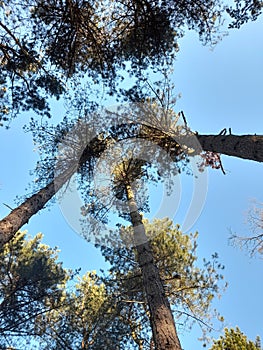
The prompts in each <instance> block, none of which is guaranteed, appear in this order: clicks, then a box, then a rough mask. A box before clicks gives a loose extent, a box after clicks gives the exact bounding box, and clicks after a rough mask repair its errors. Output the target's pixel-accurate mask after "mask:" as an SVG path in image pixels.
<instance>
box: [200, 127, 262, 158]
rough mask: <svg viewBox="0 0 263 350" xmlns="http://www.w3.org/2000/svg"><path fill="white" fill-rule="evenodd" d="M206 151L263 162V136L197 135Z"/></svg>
mask: <svg viewBox="0 0 263 350" xmlns="http://www.w3.org/2000/svg"><path fill="white" fill-rule="evenodd" d="M196 137H197V138H198V141H199V142H200V145H201V147H202V149H203V150H204V151H211V152H216V153H221V154H224V155H227V156H232V157H237V158H243V159H249V160H254V161H256V162H263V135H198V134H197V135H196Z"/></svg>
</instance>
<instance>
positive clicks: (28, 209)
mask: <svg viewBox="0 0 263 350" xmlns="http://www.w3.org/2000/svg"><path fill="white" fill-rule="evenodd" d="M72 174H73V172H72V170H71V171H65V172H64V173H63V174H61V175H60V176H58V177H57V178H56V179H55V180H53V181H51V182H50V183H49V184H48V185H47V186H45V187H43V188H42V189H41V190H39V191H38V192H37V193H35V194H33V195H32V196H31V197H29V198H27V199H26V200H25V201H24V202H23V203H22V204H20V205H19V206H18V207H17V208H15V209H14V210H12V211H11V213H10V214H8V215H7V216H6V217H5V218H4V219H2V220H1V221H0V248H1V247H2V246H3V245H4V244H5V243H7V242H9V241H10V240H11V239H12V238H13V237H14V235H15V234H16V232H17V231H18V230H19V229H20V228H21V227H22V226H23V225H25V224H27V223H28V221H29V219H30V218H31V217H32V216H33V215H35V214H36V213H38V212H39V211H40V210H41V209H43V208H44V206H45V205H46V204H47V202H48V201H49V200H50V199H51V198H52V197H53V196H54V195H55V194H56V192H57V191H58V190H59V189H60V188H61V187H62V186H63V185H64V184H65V183H66V182H67V181H68V180H69V179H70V177H71V176H72Z"/></svg>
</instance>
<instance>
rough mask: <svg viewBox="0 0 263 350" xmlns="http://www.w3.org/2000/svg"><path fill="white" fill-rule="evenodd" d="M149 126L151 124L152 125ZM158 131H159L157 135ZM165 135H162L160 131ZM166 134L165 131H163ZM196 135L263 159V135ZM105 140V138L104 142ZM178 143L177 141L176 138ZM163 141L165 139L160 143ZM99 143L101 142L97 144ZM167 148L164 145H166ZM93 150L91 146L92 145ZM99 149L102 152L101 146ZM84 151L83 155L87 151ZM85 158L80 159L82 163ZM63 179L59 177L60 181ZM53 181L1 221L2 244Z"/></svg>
mask: <svg viewBox="0 0 263 350" xmlns="http://www.w3.org/2000/svg"><path fill="white" fill-rule="evenodd" d="M149 129H150V128H149ZM160 132H161V131H158V130H157V132H156V130H154V129H152V135H153V136H151V137H149V138H150V139H152V140H153V141H154V142H156V143H158V138H160ZM155 134H156V135H155ZM161 136H162V135H161ZM164 136H165V135H164ZM195 137H196V138H197V139H198V141H199V142H200V145H201V147H202V149H203V150H204V151H211V152H216V153H221V154H224V155H228V156H233V157H238V158H243V159H248V160H253V161H257V162H263V135H240V136H238V135H199V134H196V135H195ZM102 143H103V142H102ZM175 143H176V142H175ZM163 144H164V142H163V140H162V143H161V145H160V146H161V147H163V146H162V145H163ZM102 146H103V147H102V150H104V149H105V147H106V146H105V144H102ZM96 147H98V145H96ZM164 148H165V147H164ZM89 151H90V149H89ZM100 152H102V151H101V150H100ZM83 154H84V159H83V162H84V161H85V159H87V155H85V152H83ZM81 162H82V160H81V161H80V163H81ZM67 179H68V177H67V176H64V178H63V177H62V180H61V186H62V185H63V184H64V183H65V182H66V181H67ZM58 183H60V181H58ZM58 189H59V188H58V187H57V188H55V186H54V182H51V183H50V184H48V185H47V186H45V187H43V188H42V189H40V190H39V191H38V192H37V193H35V194H34V195H33V196H31V197H30V198H28V199H26V200H25V201H24V203H22V204H21V205H20V206H18V207H17V208H16V209H14V210H12V211H11V213H10V214H8V215H7V216H6V217H5V218H3V219H2V220H1V221H0V247H1V246H2V245H3V244H4V243H5V242H8V241H9V240H10V239H11V238H12V237H13V236H14V235H15V233H16V232H17V231H18V230H19V229H21V227H22V226H23V225H24V224H26V223H27V222H28V221H29V219H30V218H31V217H32V216H33V215H35V214H36V213H37V212H38V211H39V210H41V209H42V208H43V207H44V206H45V205H46V203H47V202H48V201H49V200H50V199H51V198H52V197H53V196H54V195H55V193H56V190H58Z"/></svg>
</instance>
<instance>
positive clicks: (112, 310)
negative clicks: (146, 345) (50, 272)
mask: <svg viewBox="0 0 263 350" xmlns="http://www.w3.org/2000/svg"><path fill="white" fill-rule="evenodd" d="M37 327H39V331H40V332H41V334H42V338H41V349H45V350H49V349H54V350H55V349H76V350H77V349H89V350H101V349H103V348H107V349H109V350H115V349H119V350H120V349H123V350H124V349H127V346H128V344H129V343H130V340H129V334H130V333H131V330H130V326H129V325H128V324H127V322H125V319H124V318H123V316H122V313H121V310H120V307H119V303H118V300H117V298H116V297H115V296H114V295H111V294H109V293H108V292H107V288H106V286H105V285H104V283H102V281H101V279H100V278H99V277H98V276H97V275H96V273H95V272H88V273H86V274H85V275H84V276H83V277H82V278H81V279H80V278H79V281H78V283H77V284H76V285H75V286H74V288H73V290H72V291H70V292H68V293H67V295H66V296H65V299H64V300H63V306H62V307H60V308H59V309H54V310H51V311H50V312H49V313H46V314H45V315H43V316H42V317H39V318H38V321H37Z"/></svg>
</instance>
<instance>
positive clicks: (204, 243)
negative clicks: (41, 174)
mask: <svg viewBox="0 0 263 350" xmlns="http://www.w3.org/2000/svg"><path fill="white" fill-rule="evenodd" d="M262 29H263V20H262V19H259V20H258V21H257V22H253V23H249V24H247V25H245V26H244V27H243V28H242V29H240V30H232V31H231V32H230V33H229V35H228V36H226V37H224V38H223V40H222V42H220V43H219V44H218V45H217V46H216V47H215V49H214V50H213V51H211V50H210V49H209V48H207V47H204V46H202V45H201V44H200V43H199V42H198V39H197V37H196V35H193V34H191V35H187V36H186V37H185V38H183V40H182V41H181V51H180V52H179V54H178V56H177V61H176V62H175V65H174V69H175V71H174V75H173V81H174V83H175V87H176V93H181V94H182V97H181V99H180V100H179V101H178V104H177V107H176V108H177V109H178V111H179V110H183V111H184V113H185V115H186V117H187V120H188V124H189V126H190V127H191V128H192V130H198V132H199V133H204V134H210V133H211V134H218V133H219V132H220V131H221V130H222V129H223V128H225V127H226V128H229V127H231V128H232V133H233V134H250V133H251V134H254V133H257V134H263V121H262V111H263V70H262V63H263V40H262ZM58 113H59V111H58ZM24 121H25V120H23V116H20V119H19V120H16V121H14V122H13V124H12V125H11V129H10V130H9V131H6V130H5V129H3V128H2V129H0V145H1V152H0V164H1V173H0V216H1V217H3V216H5V215H6V214H8V212H9V209H8V208H7V207H6V206H5V205H3V203H5V204H8V205H9V206H11V207H14V206H15V204H14V198H15V197H16V195H21V194H24V193H25V188H26V186H27V184H28V182H29V181H30V179H32V178H30V177H29V170H32V169H33V168H34V164H35V161H36V160H37V153H36V152H35V153H34V152H33V148H34V146H33V144H32V139H31V135H30V134H23V133H22V132H21V125H23V123H24ZM222 161H223V166H224V169H225V171H226V175H223V173H222V172H221V171H220V170H217V171H215V170H209V183H208V190H207V198H206V201H205V206H204V209H203V211H202V213H201V215H200V216H199V218H198V220H197V221H196V223H195V225H194V226H193V227H192V229H191V231H196V230H197V231H198V232H199V241H198V243H199V248H198V253H199V256H200V258H202V257H209V256H211V254H212V253H214V252H218V253H219V257H220V261H221V262H222V263H223V264H224V265H225V272H224V275H225V279H226V281H228V282H229V287H228V289H227V290H226V292H225V293H224V294H223V295H222V298H221V299H220V300H219V301H217V302H216V303H215V307H217V309H218V310H219V311H220V312H221V314H222V315H223V316H224V317H225V320H226V323H227V326H232V327H235V326H236V325H238V326H239V327H240V329H241V330H242V331H243V332H244V333H245V334H246V335H247V336H248V337H249V338H250V339H252V340H253V339H255V337H256V335H260V336H261V337H262V339H263V318H262V315H263V304H262V291H263V274H262V271H263V270H262V267H263V266H262V260H261V259H259V258H254V259H250V258H249V257H248V255H247V254H246V252H244V251H240V250H238V249H237V248H234V247H232V246H229V244H228V237H229V230H230V229H231V230H232V231H234V232H237V233H238V234H240V235H246V234H248V233H249V227H248V226H247V225H246V223H245V221H246V212H247V210H248V209H249V206H250V204H251V203H250V201H251V200H252V199H256V200H258V201H259V202H263V192H262V178H263V176H262V175H263V170H262V164H259V163H255V162H252V161H247V160H241V159H237V158H236V159H235V158H232V157H227V156H222ZM191 195H192V194H191V190H189V188H184V182H182V196H181V206H180V208H179V210H178V212H177V214H176V216H175V218H174V222H175V223H177V222H178V223H182V222H183V220H184V216H185V208H186V206H185V203H189V201H190V196H191ZM152 196H153V194H152ZM152 200H153V202H154V203H155V202H156V201H158V200H159V201H161V198H157V196H154V197H152ZM155 204H156V203H155ZM169 205H172V204H171V203H169ZM25 229H27V230H28V232H29V233H30V234H31V235H35V234H36V233H37V232H39V231H41V232H43V233H44V235H45V236H44V242H45V243H47V244H49V245H50V246H58V247H59V248H60V249H61V254H60V258H61V260H62V261H63V262H64V265H65V267H68V268H77V267H80V266H81V267H82V272H83V273H84V272H85V271H86V270H94V269H96V270H99V269H100V268H103V267H104V266H105V265H104V261H103V259H102V257H101V256H100V252H99V251H98V250H96V249H95V248H94V247H93V246H92V245H91V244H89V243H87V242H85V241H84V240H83V239H82V238H81V237H80V236H79V235H78V234H77V233H75V232H74V231H73V230H72V229H71V227H70V226H69V225H68V223H67V221H66V220H65V218H64V217H63V215H62V214H61V211H60V209H59V207H58V206H57V205H52V206H51V207H50V208H49V210H47V209H46V210H44V211H42V212H41V213H40V214H39V215H36V216H35V217H34V218H32V219H31V220H30V222H29V224H28V225H26V226H25ZM200 335H201V333H200V331H199V329H198V327H195V328H194V329H193V331H192V332H190V333H185V334H180V335H179V336H180V339H181V341H182V345H183V348H184V349H185V350H199V349H202V344H201V343H200V342H198V340H197V337H198V336H200ZM219 335H220V333H214V336H215V337H219Z"/></svg>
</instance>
